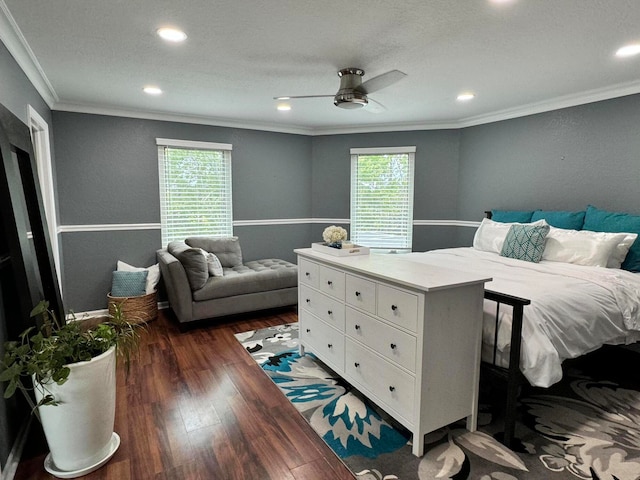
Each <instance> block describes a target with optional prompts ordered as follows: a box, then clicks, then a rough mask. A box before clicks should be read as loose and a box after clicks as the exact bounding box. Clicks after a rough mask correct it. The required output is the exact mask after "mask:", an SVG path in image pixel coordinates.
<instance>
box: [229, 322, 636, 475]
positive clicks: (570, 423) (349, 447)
mask: <svg viewBox="0 0 640 480" xmlns="http://www.w3.org/2000/svg"><path fill="white" fill-rule="evenodd" d="M236 338H237V339H238V341H239V342H240V343H241V344H242V345H243V346H244V347H245V348H246V350H247V351H248V352H249V353H250V354H251V356H252V357H253V358H254V360H255V361H256V362H257V363H258V364H259V365H260V366H261V367H262V369H263V370H264V372H265V373H266V374H267V375H268V376H269V377H270V378H271V379H272V380H273V382H274V383H275V384H276V385H277V386H278V387H279V388H280V390H281V391H282V393H283V395H285V396H286V397H287V398H288V399H289V401H290V402H291V403H292V404H293V405H294V406H295V407H296V408H297V409H298V411H299V412H300V413H301V414H302V415H303V416H304V418H306V419H307V421H308V422H309V423H310V425H311V426H312V427H313V428H314V429H315V431H316V432H317V433H318V435H320V436H321V437H322V439H323V440H324V441H325V442H326V443H327V444H328V445H329V446H330V447H331V448H332V449H333V451H334V452H335V453H336V455H337V456H338V457H339V458H341V459H342V461H343V462H344V463H345V465H346V466H347V467H348V468H349V469H350V470H351V472H352V473H353V474H354V475H355V476H356V477H357V478H359V479H365V480H394V479H402V480H413V479H420V480H423V479H444V480H446V479H451V480H471V479H473V480H525V479H536V480H542V479H545V480H546V479H550V480H554V479H572V480H575V479H585V480H586V479H598V480H602V479H608V480H640V380H639V377H638V374H637V373H633V374H632V375H630V376H631V381H627V380H623V381H622V382H620V383H616V382H615V381H611V380H602V379H601V380H596V379H593V378H590V377H588V376H587V375H586V374H585V373H584V372H582V371H581V370H579V369H574V370H573V371H571V372H569V373H566V374H565V377H566V378H565V379H563V381H562V382H560V383H559V384H557V385H554V386H553V387H551V388H550V389H531V391H530V392H529V391H527V392H525V394H524V395H522V398H521V400H520V405H519V415H520V417H521V418H520V419H519V422H518V424H517V429H516V437H517V441H516V444H515V445H514V449H513V450H510V449H508V448H506V447H505V446H504V445H502V444H501V443H500V442H498V441H497V440H496V439H495V438H494V435H496V434H499V433H500V428H501V424H502V422H501V421H500V420H498V419H495V420H493V417H492V415H491V413H489V412H486V413H481V415H480V421H479V424H480V425H479V428H478V431H476V432H473V433H471V432H468V431H467V430H466V429H465V424H464V422H460V423H456V424H453V425H449V426H448V427H446V428H443V429H440V430H437V431H435V432H432V433H431V434H429V435H427V436H426V443H425V454H424V456H423V457H422V458H417V457H415V456H414V455H412V453H411V434H410V433H409V432H408V431H407V430H406V429H404V428H403V427H402V426H400V425H398V424H397V423H396V422H394V421H393V420H392V419H391V418H389V417H388V416H387V415H386V414H385V413H384V412H383V411H381V410H380V409H378V408H377V407H375V406H374V405H372V404H371V403H370V402H368V401H367V400H366V399H364V398H363V397H362V396H361V395H360V393H359V392H358V391H357V390H355V389H353V388H352V387H351V386H350V385H349V384H347V383H346V382H344V381H343V380H342V379H341V378H339V377H338V376H337V375H336V374H335V373H333V372H332V371H331V370H330V369H329V368H328V367H327V366H325V365H324V364H323V363H322V362H321V361H319V360H318V359H317V358H316V357H315V356H314V355H313V354H307V355H304V356H300V354H299V351H298V324H297V323H292V324H288V325H281V326H277V327H270V328H267V329H262V330H256V331H250V332H244V333H239V334H236ZM634 355H637V357H638V358H637V360H640V355H638V354H634ZM639 364H640V363H636V365H639ZM634 372H637V368H636V369H635V370H634ZM634 379H635V380H634ZM622 383H629V384H627V385H625V384H622ZM482 409H483V407H482V406H481V410H482Z"/></svg>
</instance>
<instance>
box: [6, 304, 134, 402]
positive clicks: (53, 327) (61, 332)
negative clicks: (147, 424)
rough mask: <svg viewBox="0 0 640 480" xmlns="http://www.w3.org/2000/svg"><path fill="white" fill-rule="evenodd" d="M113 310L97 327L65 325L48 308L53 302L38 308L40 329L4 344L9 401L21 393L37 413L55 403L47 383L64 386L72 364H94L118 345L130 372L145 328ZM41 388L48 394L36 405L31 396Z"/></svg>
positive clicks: (119, 308) (89, 323)
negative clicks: (41, 408) (92, 362)
mask: <svg viewBox="0 0 640 480" xmlns="http://www.w3.org/2000/svg"><path fill="white" fill-rule="evenodd" d="M114 307H115V308H114V311H113V313H112V314H110V315H109V317H108V319H107V320H106V321H103V322H101V323H97V324H96V323H92V321H91V320H76V319H75V317H74V318H73V319H72V320H71V321H68V322H61V321H60V320H59V319H58V318H57V317H56V315H55V313H54V312H52V311H51V310H50V309H49V303H48V302H46V301H42V302H40V303H39V304H38V305H36V306H35V307H34V309H33V310H32V311H31V317H39V318H40V320H41V323H40V326H39V327H30V328H28V329H27V330H25V331H24V332H22V333H21V334H20V337H19V340H18V341H9V342H5V345H4V347H5V354H4V358H3V360H2V363H1V364H0V381H4V382H8V384H7V386H6V388H5V391H4V397H5V398H9V397H12V396H13V395H14V394H15V392H16V391H17V390H20V391H21V392H22V393H23V394H24V396H25V397H26V398H27V401H28V402H29V404H30V405H31V407H32V409H33V410H35V409H36V408H37V407H39V406H41V405H56V404H57V402H56V400H55V398H54V397H53V395H51V394H50V393H49V391H48V390H47V385H50V384H51V383H52V382H55V383H57V384H58V385H62V384H64V383H65V382H66V381H67V379H68V378H69V373H70V372H71V370H70V369H69V367H68V365H69V364H72V363H76V362H84V361H89V360H91V359H92V358H94V357H96V356H98V355H100V354H102V353H104V352H106V351H107V350H109V349H110V348H111V347H116V350H117V352H118V354H119V355H121V356H123V357H124V359H125V362H126V366H127V372H128V369H129V361H130V358H131V354H132V353H133V352H134V350H135V349H136V347H137V345H138V341H139V338H140V328H141V327H143V325H142V324H134V323H130V322H128V321H127V319H126V318H125V315H124V313H123V311H122V305H118V304H114ZM32 380H33V381H32ZM36 386H38V387H39V388H43V389H44V391H45V393H46V394H45V395H43V398H42V400H40V401H39V402H38V403H37V404H36V403H35V402H34V400H33V398H32V396H31V394H30V391H32V390H33V389H34V388H35V387H36Z"/></svg>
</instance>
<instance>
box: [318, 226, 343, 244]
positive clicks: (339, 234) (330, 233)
mask: <svg viewBox="0 0 640 480" xmlns="http://www.w3.org/2000/svg"><path fill="white" fill-rule="evenodd" d="M322 239H323V240H324V241H325V242H327V243H336V242H342V241H344V240H346V239H347V231H346V230H345V229H344V228H342V227H336V226H335V225H331V226H330V227H327V228H325V229H324V232H322Z"/></svg>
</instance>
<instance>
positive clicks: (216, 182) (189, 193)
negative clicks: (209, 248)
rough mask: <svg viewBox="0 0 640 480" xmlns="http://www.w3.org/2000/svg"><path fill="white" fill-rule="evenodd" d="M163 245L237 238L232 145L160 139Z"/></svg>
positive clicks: (159, 159)
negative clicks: (198, 237) (197, 239)
mask: <svg viewBox="0 0 640 480" xmlns="http://www.w3.org/2000/svg"><path fill="white" fill-rule="evenodd" d="M156 143H157V144H158V163H159V169H158V170H159V173H160V218H161V224H162V244H163V245H165V246H166V245H167V244H168V243H169V242H171V241H173V240H184V239H185V238H186V237H189V236H196V235H210V236H221V237H222V236H231V235H233V214H232V209H231V208H232V207H231V147H232V146H231V145H229V144H226V143H209V142H191V141H183V140H170V139H166V138H157V139H156Z"/></svg>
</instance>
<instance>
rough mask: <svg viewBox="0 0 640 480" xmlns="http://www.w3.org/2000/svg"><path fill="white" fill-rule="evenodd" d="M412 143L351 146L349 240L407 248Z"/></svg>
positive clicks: (410, 222)
mask: <svg viewBox="0 0 640 480" xmlns="http://www.w3.org/2000/svg"><path fill="white" fill-rule="evenodd" d="M415 151H416V148H415V147H391V148H352V149H351V240H352V241H353V242H354V243H357V244H359V245H364V246H368V247H370V248H374V249H381V250H389V251H398V250H405V251H407V250H408V251H410V250H411V243H412V234H413V171H414V156H415Z"/></svg>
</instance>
